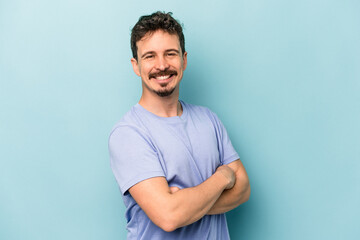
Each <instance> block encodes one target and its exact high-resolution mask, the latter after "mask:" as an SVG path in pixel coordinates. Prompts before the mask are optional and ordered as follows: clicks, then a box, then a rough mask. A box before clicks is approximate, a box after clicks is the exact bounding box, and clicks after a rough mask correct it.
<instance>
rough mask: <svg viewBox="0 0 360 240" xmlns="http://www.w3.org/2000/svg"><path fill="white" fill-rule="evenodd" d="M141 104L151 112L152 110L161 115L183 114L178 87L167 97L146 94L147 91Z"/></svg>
mask: <svg viewBox="0 0 360 240" xmlns="http://www.w3.org/2000/svg"><path fill="white" fill-rule="evenodd" d="M139 104H140V105H141V106H142V107H143V108H145V109H146V110H148V111H149V112H152V113H153V114H155V115H157V116H159V117H175V116H180V115H181V114H182V107H181V104H180V102H179V90H178V89H176V90H175V91H174V92H173V94H171V95H170V96H167V97H160V96H157V95H154V94H145V92H143V94H142V96H141V98H140V101H139Z"/></svg>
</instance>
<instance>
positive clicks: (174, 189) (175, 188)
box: [170, 187, 180, 194]
mask: <svg viewBox="0 0 360 240" xmlns="http://www.w3.org/2000/svg"><path fill="white" fill-rule="evenodd" d="M179 190H180V188H178V187H170V193H172V194H173V193H176V192H177V191H179Z"/></svg>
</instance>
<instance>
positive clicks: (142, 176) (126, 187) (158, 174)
mask: <svg viewBox="0 0 360 240" xmlns="http://www.w3.org/2000/svg"><path fill="white" fill-rule="evenodd" d="M153 177H165V175H164V173H163V172H162V171H152V172H146V173H142V174H138V175H137V176H136V177H134V178H132V179H131V180H129V181H127V182H126V183H124V184H123V185H122V186H120V190H121V193H122V194H123V195H124V194H125V192H126V191H127V190H129V188H131V187H132V186H134V185H135V184H137V183H139V182H141V181H144V180H146V179H149V178H153Z"/></svg>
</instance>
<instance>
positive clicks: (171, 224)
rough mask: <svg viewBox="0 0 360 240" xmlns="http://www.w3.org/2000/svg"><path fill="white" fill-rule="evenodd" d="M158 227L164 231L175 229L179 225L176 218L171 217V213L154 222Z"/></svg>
mask: <svg viewBox="0 0 360 240" xmlns="http://www.w3.org/2000/svg"><path fill="white" fill-rule="evenodd" d="M156 225H157V226H158V227H159V228H161V229H162V230H164V231H165V232H172V231H175V230H176V229H178V228H179V227H180V223H179V221H178V220H176V218H175V217H172V216H171V215H169V216H167V217H164V218H163V219H162V220H161V221H159V222H158V224H156Z"/></svg>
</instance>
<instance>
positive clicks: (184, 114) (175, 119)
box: [135, 100, 188, 123]
mask: <svg viewBox="0 0 360 240" xmlns="http://www.w3.org/2000/svg"><path fill="white" fill-rule="evenodd" d="M179 102H180V104H181V107H182V110H183V112H182V114H181V115H180V116H174V117H160V116H158V115H156V114H154V113H152V112H150V111H148V110H146V109H145V108H144V107H143V106H141V105H140V104H139V103H136V105H135V108H136V109H138V110H139V111H141V112H142V113H144V114H146V115H147V116H149V117H151V118H155V119H158V120H160V121H164V122H169V123H178V122H184V121H185V120H186V117H187V112H188V110H187V107H186V104H185V103H184V102H183V101H182V100H179Z"/></svg>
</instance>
